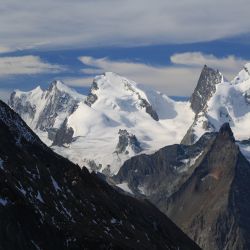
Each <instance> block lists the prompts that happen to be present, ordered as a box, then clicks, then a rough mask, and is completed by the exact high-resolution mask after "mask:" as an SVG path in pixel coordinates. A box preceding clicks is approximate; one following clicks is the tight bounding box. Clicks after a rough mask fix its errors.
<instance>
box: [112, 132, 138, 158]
mask: <svg viewBox="0 0 250 250" xmlns="http://www.w3.org/2000/svg"><path fill="white" fill-rule="evenodd" d="M118 134H119V141H118V144H117V146H116V150H115V152H116V153H117V154H122V153H125V154H128V151H127V150H128V147H130V148H131V149H132V150H133V151H134V152H135V153H140V152H141V151H142V148H141V145H140V142H139V141H138V140H137V138H136V136H135V135H133V134H130V133H128V131H127V130H126V129H120V130H119V132H118Z"/></svg>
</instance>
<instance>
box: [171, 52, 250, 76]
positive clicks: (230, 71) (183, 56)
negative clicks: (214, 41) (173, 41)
mask: <svg viewBox="0 0 250 250" xmlns="http://www.w3.org/2000/svg"><path fill="white" fill-rule="evenodd" d="M170 60H171V62H172V63H173V64H180V65H186V66H194V67H197V66H198V67H199V66H203V65H204V64H207V65H208V66H211V67H213V68H216V69H219V70H220V71H221V72H223V74H225V75H226V76H227V77H228V78H229V79H231V78H232V77H233V76H234V75H235V74H236V73H237V70H239V69H241V68H242V67H243V66H244V64H246V63H247V62H248V61H247V60H244V59H241V58H237V57H235V56H233V55H229V56H227V57H222V58H218V57H216V56H214V55H211V54H210V55H206V54H203V53H201V52H186V53H179V54H174V55H172V56H171V57H170Z"/></svg>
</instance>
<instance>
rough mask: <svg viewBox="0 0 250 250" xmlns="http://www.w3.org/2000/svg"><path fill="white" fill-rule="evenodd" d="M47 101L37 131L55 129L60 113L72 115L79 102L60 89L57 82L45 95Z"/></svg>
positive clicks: (51, 85) (52, 84)
mask: <svg viewBox="0 0 250 250" xmlns="http://www.w3.org/2000/svg"><path fill="white" fill-rule="evenodd" d="M45 99H46V100H47V103H46V106H45V108H44V109H43V110H42V112H41V114H40V115H39V118H38V122H37V125H36V129H41V130H43V131H47V130H48V129H50V128H52V127H53V125H54V122H55V119H56V117H57V116H58V113H60V112H65V113H69V114H71V113H72V112H73V111H74V110H75V108H76V106H77V105H78V102H79V101H78V100H76V99H74V98H72V96H71V95H70V94H69V93H66V92H63V91H61V90H60V89H58V88H57V81H54V82H52V83H51V84H50V86H49V88H48V91H47V92H46V93H45Z"/></svg>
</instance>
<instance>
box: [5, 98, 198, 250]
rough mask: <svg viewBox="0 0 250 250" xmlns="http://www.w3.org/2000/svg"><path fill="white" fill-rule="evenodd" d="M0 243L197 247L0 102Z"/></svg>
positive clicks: (9, 248)
mask: <svg viewBox="0 0 250 250" xmlns="http://www.w3.org/2000/svg"><path fill="white" fill-rule="evenodd" d="M0 138H1V144H0V172H1V175H0V187H1V188H0V222H1V223H0V248H1V249H5V250H14V249H25V250H27V249H32V250H33V249H34V250H35V249H53V250H54V249H135V248H136V249H199V248H198V246H197V245H195V244H194V243H193V242H192V241H191V240H190V239H189V238H188V237H187V236H186V235H185V234H184V233H183V232H181V231H180V230H179V229H178V228H177V227H176V226H175V225H174V223H172V222H171V221H170V220H169V219H168V218H167V217H165V216H164V215H163V214H162V213H161V212H159V211H158V210H157V209H156V208H155V207H154V206H153V205H151V204H150V203H149V202H147V201H145V200H142V199H141V200H136V199H134V198H132V197H130V196H127V195H124V194H122V193H120V192H118V191H116V190H114V189H113V188H111V187H110V186H109V185H108V184H107V183H105V182H104V181H103V180H101V179H100V178H99V177H97V176H96V175H95V174H94V173H92V174H90V173H89V172H88V170H87V169H86V168H82V169H80V167H79V166H77V165H75V164H73V163H71V162H70V161H68V160H67V159H65V158H63V157H61V156H59V155H57V154H55V153H54V152H53V151H52V150H51V149H49V148H48V147H47V146H46V145H45V144H43V143H42V142H41V141H40V139H39V138H38V137H37V136H36V135H35V134H34V133H33V132H32V131H31V129H30V128H29V127H28V126H27V125H26V124H25V123H24V122H23V121H22V120H21V118H20V117H19V116H18V115H17V114H16V113H15V112H14V111H13V110H11V109H10V108H9V107H8V106H7V105H6V104H4V103H3V102H1V101H0Z"/></svg>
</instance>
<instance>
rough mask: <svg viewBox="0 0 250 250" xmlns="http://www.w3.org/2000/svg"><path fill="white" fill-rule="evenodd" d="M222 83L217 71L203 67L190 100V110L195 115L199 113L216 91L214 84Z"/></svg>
mask: <svg viewBox="0 0 250 250" xmlns="http://www.w3.org/2000/svg"><path fill="white" fill-rule="evenodd" d="M221 81H222V75H221V73H220V72H219V71H218V70H214V69H212V68H209V67H207V66H206V65H205V66H204V67H203V69H202V71H201V74H200V78H199V81H198V83H197V86H196V88H195V90H194V93H193V94H192V96H191V98H190V103H191V108H192V109H193V111H194V112H195V114H198V113H200V112H201V111H202V110H203V109H204V108H205V106H206V104H207V102H208V100H209V99H210V98H211V97H212V95H213V94H214V93H215V91H216V87H215V86H216V84H218V83H220V82H221Z"/></svg>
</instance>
